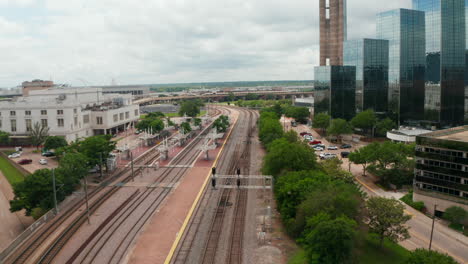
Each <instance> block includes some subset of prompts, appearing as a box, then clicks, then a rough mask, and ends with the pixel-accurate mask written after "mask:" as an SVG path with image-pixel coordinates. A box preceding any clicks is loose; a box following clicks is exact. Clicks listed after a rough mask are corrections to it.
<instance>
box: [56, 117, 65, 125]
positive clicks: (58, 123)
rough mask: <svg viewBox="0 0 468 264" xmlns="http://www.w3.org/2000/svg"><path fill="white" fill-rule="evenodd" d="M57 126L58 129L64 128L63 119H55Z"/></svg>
mask: <svg viewBox="0 0 468 264" xmlns="http://www.w3.org/2000/svg"><path fill="white" fill-rule="evenodd" d="M57 126H58V127H64V126H65V122H64V121H63V118H59V119H57Z"/></svg>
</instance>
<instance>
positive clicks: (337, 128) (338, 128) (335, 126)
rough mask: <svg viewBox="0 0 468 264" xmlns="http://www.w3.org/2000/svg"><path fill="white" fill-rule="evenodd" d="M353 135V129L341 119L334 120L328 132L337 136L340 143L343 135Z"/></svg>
mask: <svg viewBox="0 0 468 264" xmlns="http://www.w3.org/2000/svg"><path fill="white" fill-rule="evenodd" d="M351 133H353V129H352V128H351V126H350V125H349V123H348V122H346V120H344V119H341V118H337V119H333V120H332V121H331V124H330V127H329V128H328V130H327V134H328V135H330V136H336V137H337V138H338V140H340V141H341V136H342V135H344V134H351Z"/></svg>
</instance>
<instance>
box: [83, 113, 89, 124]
mask: <svg viewBox="0 0 468 264" xmlns="http://www.w3.org/2000/svg"><path fill="white" fill-rule="evenodd" d="M83 123H84V124H88V123H89V115H84V116H83Z"/></svg>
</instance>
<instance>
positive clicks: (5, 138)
mask: <svg viewBox="0 0 468 264" xmlns="http://www.w3.org/2000/svg"><path fill="white" fill-rule="evenodd" d="M8 143H10V134H8V133H7V132H4V131H0V145H6V144H8Z"/></svg>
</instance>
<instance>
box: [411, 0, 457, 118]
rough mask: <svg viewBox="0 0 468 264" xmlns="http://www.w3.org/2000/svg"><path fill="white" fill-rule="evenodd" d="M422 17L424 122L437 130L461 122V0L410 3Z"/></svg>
mask: <svg viewBox="0 0 468 264" xmlns="http://www.w3.org/2000/svg"><path fill="white" fill-rule="evenodd" d="M413 8H414V9H417V10H420V11H424V12H425V14H426V16H425V20H426V107H425V108H426V109H425V119H426V120H428V121H430V122H431V123H433V124H435V125H438V126H457V125H462V124H463V122H464V114H465V112H464V108H465V100H464V97H465V69H466V58H465V55H466V47H465V45H466V30H465V23H466V21H465V0H413Z"/></svg>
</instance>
